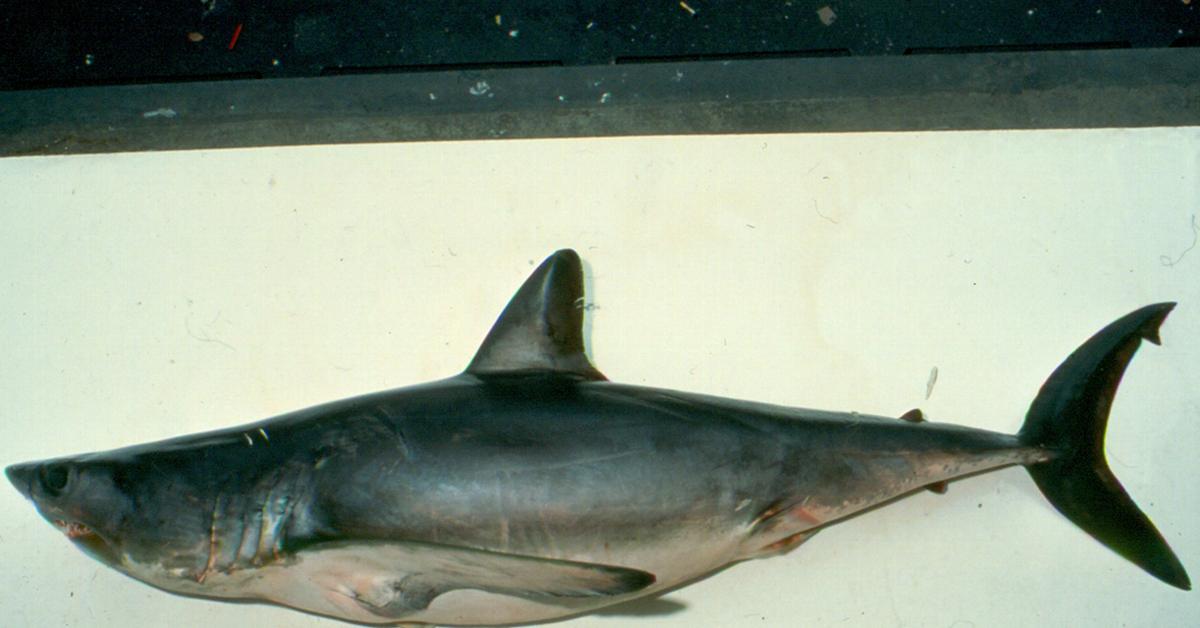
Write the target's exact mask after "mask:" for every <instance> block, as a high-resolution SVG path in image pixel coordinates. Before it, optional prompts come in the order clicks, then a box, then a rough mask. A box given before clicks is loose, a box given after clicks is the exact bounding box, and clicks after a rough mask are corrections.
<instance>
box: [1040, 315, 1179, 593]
mask: <svg viewBox="0 0 1200 628" xmlns="http://www.w3.org/2000/svg"><path fill="white" fill-rule="evenodd" d="M1174 307H1175V304H1174V303H1158V304H1155V305H1148V306H1146V307H1143V308H1141V309H1139V310H1137V311H1134V312H1131V313H1129V314H1127V315H1125V316H1123V317H1121V318H1119V319H1117V320H1116V321H1114V322H1113V323H1111V324H1110V325H1108V326H1107V327H1105V328H1104V329H1101V330H1100V331H1099V332H1097V333H1096V335H1094V336H1092V337H1091V338H1089V339H1088V341H1087V342H1085V343H1083V345H1081V346H1080V347H1079V348H1078V349H1076V350H1075V352H1074V353H1072V354H1071V355H1070V356H1069V357H1068V358H1067V359H1066V360H1065V361H1063V363H1062V364H1061V365H1059V367H1058V368H1057V369H1055V371H1054V373H1052V374H1051V375H1050V378H1049V379H1047V380H1046V383H1045V384H1043V385H1042V389H1041V390H1040V391H1039V392H1038V395H1037V397H1036V398H1035V399H1034V400H1033V403H1032V404H1031V405H1030V406H1029V413H1028V414H1026V415H1025V424H1024V425H1023V426H1022V427H1021V432H1020V434H1019V436H1020V439H1021V441H1022V442H1023V443H1025V444H1027V445H1031V446H1035V447H1040V448H1044V449H1047V450H1049V451H1050V452H1052V458H1051V459H1050V460H1049V461H1047V462H1042V463H1038V464H1033V465H1030V466H1029V467H1028V470H1029V474H1030V475H1032V476H1033V481H1034V482H1036V483H1037V485H1038V488H1040V489H1041V491H1042V494H1044V495H1045V496H1046V499H1048V500H1050V503H1051V504H1053V505H1054V507H1055V508H1057V509H1058V511H1059V512H1061V513H1062V514H1063V515H1065V516H1066V517H1067V518H1068V519H1070V520H1071V521H1073V522H1075V524H1076V525H1078V526H1079V527H1080V528H1083V530H1084V531H1085V532H1087V533H1088V534H1090V535H1092V536H1093V537H1094V538H1095V539H1096V540H1098V541H1100V542H1101V543H1103V544H1105V545H1107V546H1108V547H1109V549H1111V550H1113V551H1114V552H1116V553H1118V554H1120V555H1121V556H1124V557H1125V558H1127V559H1129V560H1130V561H1132V562H1133V563H1134V564H1136V565H1137V566H1139V567H1141V568H1142V569H1145V570H1146V571H1147V572H1149V573H1150V574H1151V575H1153V576H1154V577H1155V578H1158V579H1159V580H1162V581H1163V582H1166V583H1167V584H1169V585H1171V586H1174V587H1178V588H1180V589H1185V590H1190V589H1191V587H1192V585H1191V581H1190V580H1189V579H1188V575H1187V572H1186V571H1185V570H1184V568H1183V565H1182V564H1181V563H1180V562H1179V559H1178V558H1177V557H1176V556H1175V553H1174V552H1172V551H1171V548H1170V546H1168V545H1167V542H1166V540H1164V539H1163V537H1162V535H1161V534H1159V532H1158V530H1157V529H1156V528H1155V527H1154V524H1153V523H1151V522H1150V518H1149V517H1147V516H1146V514H1145V513H1143V512H1142V511H1141V510H1140V509H1139V508H1138V507H1137V504H1135V503H1134V502H1133V499H1131V498H1130V497H1129V494H1128V493H1126V492H1125V489H1124V487H1122V486H1121V483H1120V482H1119V481H1117V478H1116V476H1114V475H1113V474H1112V471H1111V470H1109V468H1108V462H1107V460H1105V457H1104V430H1105V427H1106V426H1107V424H1108V412H1109V409H1110V408H1111V407H1112V401H1113V397H1114V396H1115V395H1116V392H1117V385H1118V384H1120V382H1121V376H1122V375H1123V374H1124V373H1125V367H1126V365H1128V364H1129V361H1130V360H1131V359H1133V355H1134V353H1136V352H1137V350H1138V347H1139V346H1140V345H1141V343H1142V340H1149V341H1150V342H1152V343H1154V344H1160V340H1159V337H1158V328H1159V326H1161V325H1162V322H1163V320H1165V319H1166V317H1167V314H1169V313H1170V312H1171V309H1172V308H1174Z"/></svg>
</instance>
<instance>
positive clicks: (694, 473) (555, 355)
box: [6, 250, 1190, 625]
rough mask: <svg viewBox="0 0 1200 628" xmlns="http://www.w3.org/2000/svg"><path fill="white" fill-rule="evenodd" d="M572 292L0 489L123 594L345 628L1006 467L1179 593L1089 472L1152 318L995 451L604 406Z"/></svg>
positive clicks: (535, 600) (674, 396)
mask: <svg viewBox="0 0 1200 628" xmlns="http://www.w3.org/2000/svg"><path fill="white" fill-rule="evenodd" d="M582 285H583V282H582V267H581V264H580V261H579V258H578V256H577V255H576V254H575V253H574V252H573V251H567V250H564V251H559V252H557V253H555V254H554V255H552V256H551V257H550V258H548V259H547V260H546V261H545V262H544V263H543V264H542V265H541V266H540V267H539V268H538V269H537V270H536V271H535V272H534V273H533V275H532V276H531V277H530V278H529V279H528V280H527V281H526V283H525V284H524V285H523V286H522V287H521V289H520V290H519V291H518V292H517V294H516V295H515V296H514V297H513V299H512V301H511V302H510V303H509V305H508V307H507V308H506V309H505V310H504V313H503V314H502V315H501V316H500V318H499V319H498V320H497V322H496V324H495V326H494V327H493V328H492V330H491V332H490V333H489V335H488V337H487V338H486V339H485V341H484V343H483V345H482V346H481V348H480V350H479V352H478V353H477V354H476V356H475V358H474V360H473V361H472V362H471V364H470V366H469V367H468V368H467V370H466V371H465V372H464V373H462V374H460V375H457V376H455V377H451V378H449V379H446V380H442V381H438V382H432V383H428V384H423V385H419V386H413V387H408V388H401V389H397V390H392V391H385V392H380V393H375V394H371V395H366V396H362V397H357V398H353V399H348V400H343V401H337V402H333V403H329V404H325V405H322V406H317V407H314V408H309V409H306V410H301V411H298V412H294V413H291V414H287V415H284V416H280V417H276V418H273V419H269V420H266V421H262V422H259V423H255V424H250V425H246V426H241V427H237V428H232V429H226V430H220V431H216V432H210V433H206V434H199V435H192V436H185V437H180V438H176V439H172V440H168V441H163V442H158V443H150V444H146V445H139V446H134V447H128V448H124V449H118V450H114V451H109V452H100V453H94V454H86V455H82V456H76V457H71V458H63V459H56V460H48V461H39V462H32V463H25V464H20V465H13V466H11V467H9V468H8V469H7V470H6V473H7V475H8V477H9V478H10V480H11V481H12V482H13V484H14V485H15V486H16V487H17V488H18V490H20V491H21V492H22V493H23V494H25V495H26V496H27V497H29V498H30V499H32V500H33V501H34V503H35V505H36V506H37V508H38V510H39V512H40V513H41V514H42V516H43V517H45V518H46V519H47V520H49V521H51V522H52V523H54V524H55V525H56V526H57V527H59V528H60V529H61V530H62V531H63V532H65V533H66V535H67V536H68V537H69V538H71V539H72V540H73V541H75V542H76V543H77V544H78V545H79V546H80V547H81V548H83V549H84V550H85V551H87V552H89V553H90V554H92V555H93V556H95V557H96V558H98V559H99V560H101V561H103V562H104V563H106V564H108V565H110V566H112V567H114V568H116V569H118V570H120V571H122V572H124V573H126V574H128V575H130V576H132V577H134V578H137V579H139V580H142V581H144V582H146V583H148V584H151V585H153V586H156V587H159V588H162V589H166V590H168V591H172V592H176V593H181V594H185V595H196V596H205V597H212V598H229V599H251V600H259V601H266V602H272V603H276V604H281V605H285V606H290V607H293V608H297V609H300V610H304V611H308V612H312V613H317V614H321V615H326V616H330V617H336V618H340V619H345V620H349V621H355V622H364V623H394V622H405V623H410V622H411V623H431V624H446V625H496V624H512V623H526V622H534V621H545V620H549V619H555V618H561V617H565V616H570V615H575V614H579V613H583V612H587V611H589V610H593V609H596V608H600V607H603V606H607V605H610V604H614V603H618V602H622V601H626V600H630V599H633V598H636V597H640V596H645V595H651V594H654V593H656V592H661V591H664V590H667V589H669V588H672V587H675V586H678V585H680V584H683V583H686V582H688V581H690V580H694V579H696V578H698V577H702V576H704V575H706V574H709V573H712V572H714V571H716V570H719V569H721V568H722V567H724V566H726V565H729V564H731V563H734V562H737V561H741V560H746V559H751V558H758V557H762V556H768V555H772V554H778V553H781V552H786V551H788V550H790V549H792V548H794V547H796V546H798V545H799V544H800V543H802V542H803V541H805V540H807V539H808V538H810V537H811V536H812V535H813V534H815V533H816V532H817V531H819V530H820V529H821V528H822V527H824V526H827V525H830V524H833V523H836V522H837V521H839V520H841V519H844V518H846V517H848V516H851V515H854V514H856V513H859V512H861V511H863V510H865V509H868V508H871V507H874V506H877V505H879V504H882V503H885V502H888V501H890V500H894V499H896V498H898V497H901V496H903V495H906V494H909V493H912V492H914V491H918V490H921V489H922V488H925V487H932V488H935V489H936V488H939V487H940V486H942V484H943V483H944V482H946V481H950V480H953V479H955V478H959V477H963V476H966V475H972V474H976V473H980V472H983V471H988V470H991V469H997V468H1001V467H1006V466H1011V465H1024V466H1026V467H1027V468H1028V469H1029V470H1030V473H1031V474H1032V475H1033V477H1034V479H1035V481H1036V482H1037V483H1038V485H1039V487H1040V488H1041V489H1042V491H1043V493H1044V494H1045V495H1046V496H1047V498H1048V499H1049V500H1050V501H1051V503H1052V504H1053V505H1054V506H1055V507H1056V508H1058V509H1059V510H1060V511H1061V512H1063V514H1065V515H1066V516H1067V517H1068V518H1070V519H1071V520H1072V521H1074V522H1076V523H1077V524H1078V525H1080V526H1081V527H1082V528H1083V529H1084V530H1085V531H1087V532H1088V533H1090V534H1092V535H1093V536H1094V537H1096V538H1097V539H1098V540H1100V541H1101V542H1103V543H1105V544H1106V545H1108V546H1109V547H1111V548H1112V549H1114V550H1115V551H1117V552H1118V553H1120V554H1122V555H1123V556H1125V557H1126V558H1128V559H1130V560H1131V561H1133V562H1134V563H1136V564H1138V565H1139V566H1141V567H1142V568H1143V569H1145V570H1147V571H1148V572H1150V573H1151V574H1152V575H1154V576H1156V577H1158V578H1160V579H1162V580H1163V581H1165V582H1167V583H1168V584H1171V585H1173V586H1177V587H1180V588H1188V587H1190V583H1189V581H1188V578H1187V575H1186V573H1185V571H1184V569H1183V567H1182V565H1181V564H1180V563H1179V561H1178V559H1177V558H1176V557H1175V556H1174V554H1173V553H1172V552H1171V550H1170V548H1169V547H1168V546H1167V544H1166V543H1165V541H1163V539H1162V537H1161V535H1159V533H1158V532H1157V530H1155V528H1154V526H1153V525H1152V524H1151V523H1150V521H1149V519H1147V518H1146V517H1145V515H1144V514H1142V513H1141V511H1140V510H1139V509H1138V508H1137V506H1136V505H1135V504H1134V503H1133V502H1132V500H1131V499H1130V498H1129V497H1128V496H1127V495H1126V494H1125V492H1124V490H1123V489H1121V487H1120V484H1119V483H1118V482H1117V481H1116V479H1115V478H1114V477H1113V476H1112V475H1111V473H1110V472H1109V471H1108V468H1107V465H1106V464H1105V463H1104V459H1103V431H1104V424H1105V420H1106V418H1107V414H1108V408H1109V404H1111V400H1112V395H1113V394H1114V393H1115V389H1116V386H1117V384H1118V382H1119V380H1120V376H1121V374H1122V372H1123V370H1124V367H1125V365H1126V364H1127V363H1128V361H1129V360H1130V359H1131V358H1132V356H1133V353H1134V351H1136V349H1137V347H1138V346H1139V345H1140V343H1141V341H1142V340H1143V339H1149V340H1151V341H1154V342H1157V340H1158V337H1157V330H1158V327H1159V326H1160V325H1161V323H1162V321H1163V319H1164V318H1165V317H1166V315H1167V313H1168V312H1169V311H1170V309H1171V307H1172V305H1173V304H1158V305H1152V306H1147V307H1145V308H1142V309H1140V310H1137V311H1135V312H1133V313H1131V314H1129V315H1127V316H1125V317H1123V318H1121V319H1119V320H1118V321H1116V322H1114V323H1112V324H1111V325H1109V326H1108V327H1106V328H1105V329H1104V330H1102V331H1101V332H1099V333H1098V334H1096V335H1095V336H1093V337H1092V338H1091V339H1090V340H1089V341H1088V342H1087V343H1085V344H1084V345H1083V346H1082V347H1080V349H1079V350H1077V351H1076V352H1075V353H1074V354H1072V356H1071V357H1069V358H1068V359H1067V360H1066V361H1065V362H1064V363H1063V365H1062V366H1060V367H1059V368H1058V369H1057V370H1056V371H1055V372H1054V374H1053V375H1051V377H1050V379H1049V380H1048V381H1047V382H1046V384H1045V386H1043V388H1042V390H1041V392H1040V393H1039V395H1038V396H1037V398H1036V399H1035V401H1034V403H1033V405H1032V406H1031V408H1030V412H1029V415H1028V416H1027V418H1026V423H1025V426H1024V427H1023V428H1022V430H1021V432H1020V433H1019V434H1017V435H1009V434H1001V433H995V432H989V431H982V430H975V429H971V428H967V427H961V426H957V425H950V424H940V423H930V422H925V421H924V420H923V418H922V417H921V416H920V413H919V412H915V411H914V412H911V413H908V414H906V415H904V417H902V418H903V419H905V420H897V419H896V418H891V417H880V416H868V415H862V414H857V413H839V412H826V411H820V410H808V409H801V408H788V407H781V406H772V405H767V404H761V403H754V402H748V401H737V400H730V399H722V398H716V397H710V396H704V395H697V394H691V393H683V392H676V391H669V390H661V389H654V388H645V387H637V386H628V385H622V384H617V383H612V382H609V381H607V379H606V378H605V377H604V376H603V375H602V374H601V373H600V372H599V371H598V370H596V368H595V367H594V366H593V365H592V364H591V362H590V361H589V360H588V358H587V356H586V355H585V353H584V351H583V341H582V330H581V325H582V315H583V310H582V309H581V308H580V307H579V305H580V303H581V301H580V300H581V298H582V296H583V292H582V291H583V287H582Z"/></svg>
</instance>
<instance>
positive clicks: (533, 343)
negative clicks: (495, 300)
mask: <svg viewBox="0 0 1200 628" xmlns="http://www.w3.org/2000/svg"><path fill="white" fill-rule="evenodd" d="M523 371H550V372H555V373H564V374H570V375H574V376H577V377H582V378H584V379H593V380H603V379H605V377H604V375H602V374H601V373H600V371H597V370H596V367H594V366H592V363H591V362H590V361H589V360H588V358H587V355H586V354H585V353H584V351H583V263H582V262H580V261H579V254H578V253H576V252H575V251H572V250H571V249H563V250H561V251H557V252H555V253H554V254H553V255H551V256H550V257H548V258H546V261H544V262H542V265H541V266H538V267H537V270H535V271H533V274H532V275H530V276H529V279H526V280H525V283H524V284H523V285H522V286H521V289H520V290H517V293H516V294H515V295H513V298H512V300H511V301H509V302H508V306H507V307H505V308H504V312H502V313H501V314H500V318H498V319H496V324H495V325H492V330H491V331H490V332H488V335H487V338H485V339H484V340H483V344H482V345H480V347H479V351H478V352H476V353H475V358H474V359H472V360H471V364H470V365H468V366H467V372H468V373H471V374H473V375H494V374H501V373H515V372H523Z"/></svg>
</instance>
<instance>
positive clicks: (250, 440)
mask: <svg viewBox="0 0 1200 628" xmlns="http://www.w3.org/2000/svg"><path fill="white" fill-rule="evenodd" d="M242 438H245V439H246V444H247V445H249V446H250V447H253V446H254V439H253V438H250V435H249V434H242Z"/></svg>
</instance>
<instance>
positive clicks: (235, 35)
mask: <svg viewBox="0 0 1200 628" xmlns="http://www.w3.org/2000/svg"><path fill="white" fill-rule="evenodd" d="M241 34H242V25H241V24H238V25H237V28H235V29H233V38H232V39H230V40H229V49H230V50H233V47H234V46H236V45H237V40H238V36H239V35H241Z"/></svg>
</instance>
